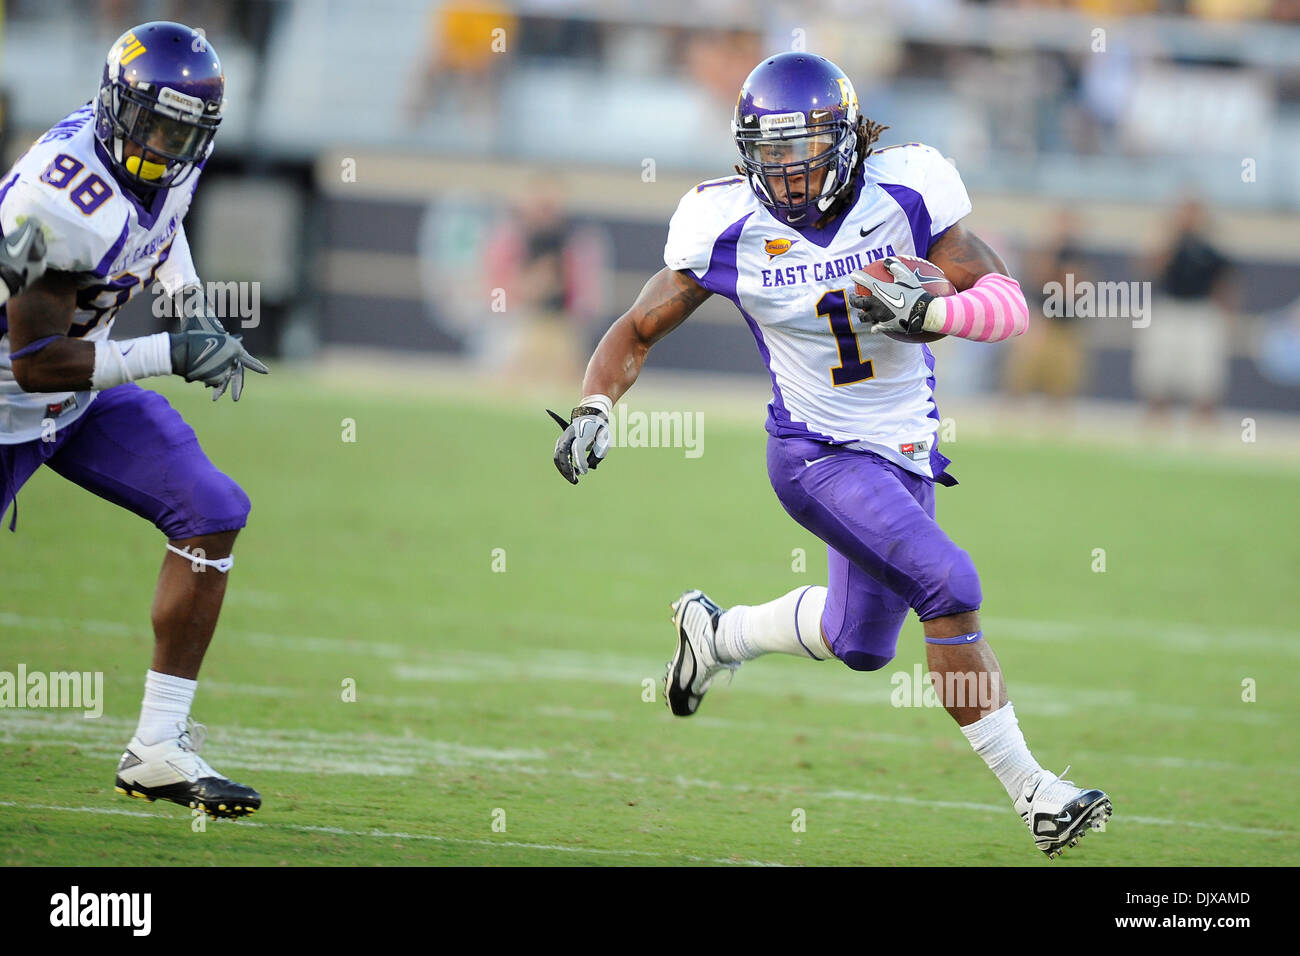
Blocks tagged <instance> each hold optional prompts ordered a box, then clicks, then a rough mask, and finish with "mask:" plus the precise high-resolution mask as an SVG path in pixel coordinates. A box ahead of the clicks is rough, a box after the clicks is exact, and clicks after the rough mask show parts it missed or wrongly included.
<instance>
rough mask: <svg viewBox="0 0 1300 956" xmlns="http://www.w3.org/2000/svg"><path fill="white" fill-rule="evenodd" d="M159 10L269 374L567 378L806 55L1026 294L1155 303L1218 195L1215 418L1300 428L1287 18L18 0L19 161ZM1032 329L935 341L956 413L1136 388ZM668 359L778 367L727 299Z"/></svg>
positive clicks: (11, 136) (1268, 3) (1298, 253)
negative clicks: (1056, 286)
mask: <svg viewBox="0 0 1300 956" xmlns="http://www.w3.org/2000/svg"><path fill="white" fill-rule="evenodd" d="M151 18H171V19H177V20H180V21H182V22H185V23H189V24H194V25H202V26H203V28H204V29H205V30H206V32H207V34H208V36H209V37H210V38H211V39H212V41H213V43H214V45H215V46H216V48H217V50H218V52H219V53H220V54H221V56H222V61H223V64H224V66H225V68H226V74H227V80H228V84H229V86H228V89H229V108H228V113H227V119H226V120H225V122H224V125H223V127H222V130H221V134H220V136H219V138H218V146H217V151H216V153H215V156H214V158H213V160H212V162H211V163H210V165H209V170H208V172H207V174H206V175H205V177H204V178H205V182H204V188H203V189H202V190H200V191H199V193H198V196H197V199H196V202H195V206H194V211H193V213H192V215H191V224H190V227H189V228H190V235H191V242H192V245H194V247H195V250H196V260H197V262H198V263H199V264H200V268H201V270H202V272H203V275H204V277H205V278H212V279H217V280H221V281H230V280H241V281H258V282H260V283H261V297H262V321H261V323H260V325H259V327H258V328H256V329H251V330H249V331H248V335H249V338H250V341H251V343H252V344H253V345H254V346H256V348H257V349H260V350H261V351H262V352H265V353H275V354H278V355H281V356H283V357H285V358H291V359H310V358H312V357H319V356H320V355H322V350H331V349H335V348H338V347H346V346H366V347H376V348H383V349H401V350H402V351H404V352H406V353H408V354H418V353H428V354H429V355H431V356H436V357H443V358H454V359H463V360H465V362H467V363H470V364H469V366H468V367H475V363H476V367H477V368H478V369H480V370H482V371H484V372H487V373H488V374H492V373H494V372H495V373H499V374H504V375H508V376H509V377H510V378H511V379H512V380H518V379H519V377H520V376H521V375H522V376H523V377H527V376H528V375H529V374H530V372H535V373H537V374H538V375H540V376H541V377H543V378H547V377H549V378H552V379H561V380H564V381H569V380H571V377H570V376H567V375H564V374H563V373H565V372H569V373H571V371H572V370H571V369H569V368H567V367H566V364H565V363H566V360H567V362H568V364H570V365H572V364H574V363H580V362H581V360H582V359H584V358H585V355H586V354H587V346H588V345H589V344H590V343H591V342H593V341H594V340H595V338H597V337H598V336H599V334H600V332H601V331H602V330H603V329H604V328H605V327H606V326H607V325H608V323H609V321H611V320H612V319H613V318H614V317H615V316H617V315H618V314H619V312H621V311H622V309H623V308H625V307H626V305H627V304H628V303H630V301H631V300H632V298H633V297H634V295H635V293H636V291H637V290H638V289H639V287H640V284H641V283H642V282H643V281H644V279H645V278H646V277H647V276H648V275H649V274H651V273H652V272H654V271H655V270H657V269H658V268H659V267H660V266H661V265H662V260H661V253H662V246H663V239H664V236H665V233H666V224H667V219H668V217H669V216H670V215H671V213H672V211H673V209H674V208H675V205H676V202H677V200H678V198H679V197H680V195H681V193H682V192H684V190H685V189H686V188H688V187H689V186H690V185H692V184H693V183H695V182H698V181H700V180H701V179H705V178H710V177H714V176H718V175H722V174H724V173H726V172H728V171H729V170H730V167H731V165H732V164H733V162H734V147H733V145H732V143H731V140H730V137H729V135H728V120H729V115H730V110H731V107H732V105H733V103H734V98H735V94H736V90H737V89H738V88H739V85H740V83H741V81H742V80H743V79H744V77H745V75H746V74H747V72H748V70H749V69H750V68H751V67H752V66H753V65H754V64H755V63H756V62H757V61H758V59H759V58H760V57H761V56H762V55H764V54H765V53H768V52H773V51H778V50H783V49H789V48H791V47H802V48H806V49H808V50H812V51H815V52H820V53H823V54H825V55H827V56H829V57H830V58H832V59H834V60H836V61H837V62H838V63H840V65H841V66H843V67H844V69H845V70H846V71H847V72H848V74H849V75H850V76H851V77H853V78H854V80H855V82H856V83H857V86H858V90H859V94H860V96H861V98H862V103H863V108H864V111H865V112H866V113H867V115H869V116H871V117H873V118H875V119H877V120H879V121H882V122H885V123H887V124H889V125H890V126H892V127H893V128H892V130H890V131H889V132H887V133H886V134H885V136H884V138H883V142H886V143H888V142H904V141H913V140H919V141H923V142H928V143H930V144H932V145H935V146H937V147H938V148H939V149H941V150H942V151H943V152H944V154H945V155H947V156H949V157H951V158H952V159H953V161H954V162H955V163H956V164H957V166H958V169H959V170H960V171H961V173H962V176H963V178H964V180H965V182H966V184H967V187H968V189H969V190H970V192H971V193H972V196H973V199H974V204H975V214H974V218H973V219H972V224H973V225H974V226H975V227H976V228H977V229H978V230H979V231H980V233H981V234H984V235H986V236H988V237H989V239H990V240H991V241H992V242H993V244H994V245H995V247H997V248H998V249H999V250H1000V251H1002V252H1003V254H1004V256H1005V257H1006V258H1007V260H1008V262H1009V264H1010V265H1011V267H1012V271H1013V273H1014V274H1015V275H1017V276H1018V277H1020V279H1021V282H1022V285H1023V286H1024V287H1025V288H1026V289H1027V290H1028V291H1029V292H1030V293H1031V300H1033V299H1034V296H1035V294H1036V293H1035V290H1036V289H1037V290H1040V292H1039V293H1038V294H1039V297H1040V298H1041V287H1042V285H1043V284H1044V282H1046V281H1051V279H1052V278H1053V277H1054V276H1055V277H1058V278H1059V275H1060V274H1061V273H1062V272H1064V271H1066V270H1068V271H1071V272H1074V273H1075V274H1076V275H1077V276H1078V277H1080V278H1088V279H1091V280H1095V281H1111V280H1115V281H1124V282H1128V281H1145V280H1154V281H1155V283H1156V289H1157V292H1159V290H1160V280H1161V273H1160V271H1159V269H1158V268H1157V267H1156V266H1153V265H1152V262H1153V257H1157V256H1159V255H1160V253H1161V251H1162V250H1164V249H1167V248H1168V247H1169V246H1170V245H1171V243H1172V242H1173V236H1174V233H1175V227H1174V208H1175V206H1176V205H1177V204H1178V203H1180V202H1182V201H1184V200H1187V199H1197V200H1199V201H1201V202H1203V203H1204V205H1205V207H1206V209H1207V219H1206V230H1207V236H1208V238H1209V241H1210V244H1211V245H1212V246H1213V247H1214V248H1215V249H1216V250H1217V251H1218V252H1219V253H1220V254H1221V255H1222V257H1223V258H1224V259H1225V260H1226V262H1227V263H1228V264H1229V265H1230V266H1231V268H1230V269H1227V270H1225V272H1224V276H1225V278H1224V282H1223V283H1222V284H1221V289H1220V293H1221V294H1219V295H1218V296H1217V298H1218V300H1219V301H1220V303H1221V304H1222V305H1223V306H1224V307H1222V308H1220V309H1219V316H1220V318H1221V320H1222V322H1223V323H1224V329H1225V334H1224V335H1223V336H1222V338H1221V340H1219V341H1217V342H1215V344H1214V345H1213V346H1212V347H1213V348H1214V349H1215V350H1216V351H1221V352H1223V355H1222V361H1223V362H1224V363H1226V369H1225V371H1224V374H1225V375H1226V381H1225V384H1224V386H1223V388H1222V389H1221V392H1222V401H1223V403H1224V404H1226V405H1227V406H1230V407H1233V408H1241V409H1247V410H1254V411H1256V412H1287V413H1293V412H1296V411H1297V410H1300V390H1298V386H1300V268H1297V260H1298V259H1300V165H1298V164H1297V163H1296V162H1295V161H1294V157H1295V156H1296V155H1297V154H1298V153H1300V58H1297V56H1296V53H1295V51H1296V50H1297V49H1300V2H1296V0H1091V2H1088V0H1080V2H1058V3H1050V2H988V3H981V2H962V0H925V2H908V3H903V2H866V3H862V2H853V3H849V2H844V0H825V2H813V3H799V4H793V3H788V4H784V3H758V4H752V3H741V2H729V0H693V2H690V3H686V2H667V3H658V4H632V3H622V2H618V3H615V2H606V3H599V2H581V0H535V2H518V3H492V2H483V3H480V2H466V3H460V2H447V3H437V2H433V3H430V2H424V0H374V2H366V3H362V2H346V0H235V2H215V0H214V2H200V0H192V2H184V0H175V2H164V0H139V2H133V0H104V2H97V3H96V2H91V3H86V2H70V0H7V2H6V3H5V5H4V20H3V33H4V36H3V39H4V42H3V60H2V61H0V83H2V84H3V87H4V91H5V106H4V122H3V130H4V133H3V135H4V141H3V149H4V155H5V158H6V161H7V162H8V161H11V160H12V159H13V158H14V156H15V155H16V154H17V153H18V152H20V151H21V150H22V149H23V148H24V147H25V145H26V143H28V142H29V141H30V139H31V138H32V137H33V136H34V135H36V134H38V133H39V132H40V131H42V130H44V129H45V128H47V127H48V126H49V125H50V124H51V123H52V122H53V121H54V120H55V119H57V118H58V117H60V116H62V115H64V114H65V113H66V112H68V111H69V110H70V109H71V108H72V107H73V106H75V105H76V104H78V103H81V102H84V101H85V100H86V99H87V98H88V97H89V96H90V94H91V93H92V92H93V91H94V89H95V86H96V83H97V81H98V76H99V70H100V61H101V59H102V56H103V50H105V49H106V48H107V46H108V44H109V43H110V42H111V41H112V39H114V38H115V37H116V36H117V35H118V34H119V33H120V32H121V30H122V29H123V25H124V24H131V23H135V22H138V21H142V20H145V19H151ZM36 77H39V82H35V81H34V78H36ZM1054 270H1055V271H1054ZM493 290H499V291H498V296H500V291H504V299H494V297H493ZM503 302H504V303H505V304H506V305H505V307H504V308H503V305H502V303H503ZM145 309H146V304H145V303H143V302H138V303H134V304H133V310H132V311H131V312H129V313H128V314H127V315H126V316H124V317H123V320H120V321H119V328H121V329H122V332H121V333H120V334H128V333H129V332H130V331H131V330H132V328H133V326H132V325H131V322H130V321H129V320H130V319H131V318H132V317H133V316H134V317H136V318H137V319H139V320H141V321H148V316H147V314H145ZM1171 321H1176V320H1175V319H1171V318H1168V317H1166V319H1165V322H1166V323H1168V322H1171ZM1037 325H1038V326H1039V328H1036V329H1035V330H1034V331H1033V332H1032V333H1031V334H1030V335H1028V336H1026V337H1025V339H1024V340H1023V341H1017V342H1015V343H1012V344H1011V345H1010V346H1008V347H1005V348H1002V349H986V348H982V347H980V346H970V345H968V344H967V343H944V344H942V345H941V346H940V347H939V348H938V350H937V352H938V355H939V358H940V364H941V368H942V369H943V371H944V374H943V376H942V377H941V396H943V397H947V398H951V397H956V396H961V395H965V394H971V395H981V394H985V395H987V394H995V393H998V392H1000V391H1003V390H1007V391H1009V392H1010V393H1011V394H1013V395H1018V394H1020V393H1023V392H1026V391H1034V390H1045V391H1048V392H1052V393H1054V394H1055V396H1056V397H1058V398H1068V397H1069V396H1071V395H1073V394H1075V393H1076V392H1077V394H1078V395H1079V396H1081V397H1083V398H1085V399H1086V398H1092V399H1107V400H1121V401H1127V400H1133V399H1136V398H1139V397H1141V396H1140V395H1139V394H1138V393H1137V387H1136V385H1135V382H1134V375H1133V368H1132V366H1133V359H1134V345H1135V343H1140V342H1141V338H1140V336H1138V335H1137V334H1136V333H1137V331H1138V330H1135V329H1134V328H1133V327H1132V325H1131V324H1130V323H1128V322H1125V321H1123V319H1121V318H1109V319H1091V320H1084V321H1077V322H1073V323H1068V322H1066V321H1064V320H1061V321H1057V322H1052V321H1040V322H1039V323H1037ZM539 327H549V328H553V329H555V330H556V335H550V336H545V335H544V336H542V337H541V338H538V337H537V336H535V335H533V334H532V331H535V330H536V329H537V328H539ZM557 338H558V341H556V339H557ZM543 343H547V344H545V345H544V344H543ZM548 349H549V351H548ZM324 354H330V353H329V352H325V353H324ZM529 356H532V358H531V359H530V358H528V357H529ZM652 365H653V367H654V368H656V369H673V368H681V369H698V370H708V371H710V372H718V371H728V372H729V371H735V372H741V373H746V374H748V375H751V376H755V377H762V376H763V371H762V367H761V364H760V363H759V360H758V357H757V354H756V352H755V350H754V349H753V348H752V347H750V346H749V344H748V341H747V339H746V337H745V336H744V335H740V334H738V325H737V323H736V321H735V320H734V316H733V315H732V312H731V309H730V306H729V305H728V304H727V303H723V302H716V301H715V302H711V303H709V304H708V305H707V306H706V308H705V309H704V310H702V312H701V313H700V314H698V316H697V317H696V318H695V319H693V320H692V321H691V322H689V323H688V324H687V326H685V327H684V328H683V329H682V330H680V331H679V332H678V333H677V334H676V335H674V336H672V337H671V338H669V339H668V340H666V341H665V342H664V343H662V344H661V345H660V346H659V347H658V349H657V350H656V352H655V356H654V359H653V362H652ZM1216 374H1218V373H1217V372H1216ZM574 387H576V385H575V386H574ZM566 394H567V393H566ZM1216 397H1217V396H1216Z"/></svg>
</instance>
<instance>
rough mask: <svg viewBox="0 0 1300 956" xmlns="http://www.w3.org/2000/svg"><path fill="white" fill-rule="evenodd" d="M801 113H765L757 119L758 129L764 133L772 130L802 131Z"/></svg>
mask: <svg viewBox="0 0 1300 956" xmlns="http://www.w3.org/2000/svg"><path fill="white" fill-rule="evenodd" d="M805 125H806V123H805V120H804V116H803V113H767V114H765V115H763V116H760V117H759V118H758V128H759V129H760V130H762V131H763V132H764V133H768V132H771V131H772V130H774V129H803V128H804V126H805Z"/></svg>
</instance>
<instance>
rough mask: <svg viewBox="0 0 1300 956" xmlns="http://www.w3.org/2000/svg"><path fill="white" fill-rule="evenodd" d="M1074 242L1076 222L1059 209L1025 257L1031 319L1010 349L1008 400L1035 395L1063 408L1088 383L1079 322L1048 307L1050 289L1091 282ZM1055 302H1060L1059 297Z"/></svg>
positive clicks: (1068, 313)
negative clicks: (1041, 241)
mask: <svg viewBox="0 0 1300 956" xmlns="http://www.w3.org/2000/svg"><path fill="white" fill-rule="evenodd" d="M1078 236H1079V222H1078V219H1077V218H1076V217H1075V215H1074V213H1073V212H1072V211H1070V210H1069V209H1061V210H1059V211H1058V212H1057V213H1056V218H1055V220H1054V222H1053V224H1052V228H1051V231H1050V233H1049V235H1048V238H1047V241H1046V242H1044V244H1043V245H1042V246H1040V247H1039V248H1037V249H1035V250H1034V251H1033V252H1031V253H1029V255H1027V256H1026V262H1025V265H1026V268H1025V273H1024V279H1025V282H1024V284H1023V289H1024V292H1025V298H1026V299H1028V300H1029V304H1030V315H1031V316H1032V318H1031V320H1030V322H1029V329H1028V331H1027V332H1026V333H1025V335H1024V336H1023V337H1022V340H1021V341H1017V342H1014V343H1012V349H1011V352H1010V354H1009V356H1008V359H1007V374H1006V392H1007V394H1008V395H1009V396H1011V397H1016V398H1018V397H1022V396H1024V395H1027V394H1030V393H1032V392H1039V393H1042V394H1043V395H1046V396H1048V398H1050V399H1051V400H1052V401H1053V403H1054V404H1056V405H1059V406H1065V405H1066V404H1067V403H1068V402H1069V401H1070V400H1071V399H1073V398H1074V397H1075V395H1077V394H1078V391H1079V386H1080V385H1081V384H1082V382H1083V380H1084V378H1085V377H1086V372H1087V369H1086V365H1087V352H1086V350H1085V348H1084V345H1083V337H1082V330H1081V329H1080V326H1079V322H1080V320H1079V318H1078V317H1077V316H1075V315H1074V314H1073V312H1074V310H1073V309H1049V308H1048V305H1047V303H1048V299H1049V289H1050V288H1051V284H1053V283H1056V284H1059V287H1066V288H1074V287H1075V286H1076V285H1077V284H1078V283H1079V282H1082V281H1088V280H1089V279H1090V276H1089V275H1088V267H1087V265H1086V261H1085V257H1084V253H1083V251H1082V250H1081V249H1080V248H1079V242H1078ZM1067 276H1072V277H1073V278H1072V279H1067ZM1055 301H1056V302H1061V301H1062V296H1061V295H1060V294H1059V292H1058V294H1057V295H1056V297H1055ZM1049 312H1059V313H1060V314H1059V315H1056V314H1048V313H1049Z"/></svg>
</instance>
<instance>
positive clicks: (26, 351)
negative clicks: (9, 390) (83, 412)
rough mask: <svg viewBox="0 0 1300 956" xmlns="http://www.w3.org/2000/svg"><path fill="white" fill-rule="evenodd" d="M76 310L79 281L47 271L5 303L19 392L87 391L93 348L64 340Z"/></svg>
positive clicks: (87, 344)
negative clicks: (21, 292)
mask: <svg viewBox="0 0 1300 956" xmlns="http://www.w3.org/2000/svg"><path fill="white" fill-rule="evenodd" d="M76 307H77V280H76V276H74V275H73V274H72V273H70V272H47V273H46V274H45V275H43V276H41V278H40V279H38V280H37V281H36V282H34V283H33V284H32V285H30V286H29V287H28V288H27V290H26V291H25V292H23V294H22V295H20V296H18V297H17V298H15V299H12V300H11V301H10V302H9V308H8V315H9V341H10V342H11V343H12V345H13V353H12V354H13V356H14V357H13V370H14V379H15V380H16V381H17V382H18V385H19V387H20V388H22V390H23V391H25V392H60V391H65V392H66V391H84V390H85V389H88V388H90V377H91V374H92V373H93V372H94V369H95V346H94V344H93V343H91V342H83V341H81V340H79V339H70V338H68V337H67V335H68V330H69V329H71V328H72V319H73V313H74V312H75V311H76ZM42 343H44V346H43V347H42Z"/></svg>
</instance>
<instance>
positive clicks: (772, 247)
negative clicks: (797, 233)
mask: <svg viewBox="0 0 1300 956" xmlns="http://www.w3.org/2000/svg"><path fill="white" fill-rule="evenodd" d="M798 241H799V240H798V239H768V240H766V241H765V242H764V243H763V251H764V252H766V253H767V261H768V262H771V261H772V260H773V259H775V258H776V257H777V256H780V255H784V254H785V253H787V252H789V251H790V247H791V246H793V245H794V244H795V243H796V242H798Z"/></svg>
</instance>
